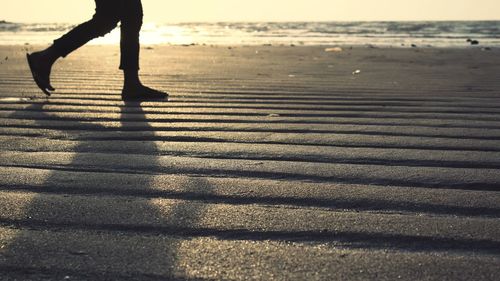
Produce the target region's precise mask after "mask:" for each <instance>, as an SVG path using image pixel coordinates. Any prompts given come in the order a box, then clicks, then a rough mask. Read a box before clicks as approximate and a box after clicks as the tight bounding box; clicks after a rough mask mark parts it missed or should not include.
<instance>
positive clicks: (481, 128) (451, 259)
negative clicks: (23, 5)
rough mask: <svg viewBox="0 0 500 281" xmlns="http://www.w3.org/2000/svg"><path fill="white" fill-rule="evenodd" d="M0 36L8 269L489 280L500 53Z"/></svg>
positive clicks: (3, 235)
mask: <svg viewBox="0 0 500 281" xmlns="http://www.w3.org/2000/svg"><path fill="white" fill-rule="evenodd" d="M33 48H34V49H36V48H37V47H31V46H24V47H19V46H3V47H0V58H1V59H2V61H1V65H0V151H1V152H0V153H1V154H0V274H1V276H2V279H5V280H14V279H33V280H41V279H44V278H45V279H68V280H88V279H93V280H95V279H120V280H138V279H140V280H165V279H168V278H172V279H180V280H184V279H200V280H204V279H207V280H208V279H210V280H211V279H216V280H221V279H234V280H247V279H262V280H267V279H276V280H346V279H349V280H374V279H376V280H395V279H403V280H411V279H415V280H417V279H418V280H494V279H495V278H497V276H498V274H499V273H500V269H499V267H498V264H499V263H500V250H499V249H500V220H499V218H500V209H499V206H500V193H499V191H500V172H499V171H500V107H499V105H500V99H499V98H500V79H498V73H500V50H499V49H495V48H494V49H491V50H484V49H481V47H478V48H464V49H433V48H407V49H404V48H366V47H356V48H353V49H350V48H344V47H343V48H342V50H341V51H339V50H338V49H337V50H336V51H335V52H326V51H325V49H326V48H327V47H287V46H285V47H278V46H247V47H243V46H238V47H222V46H218V47H212V46H190V47H181V46H153V47H148V48H143V49H142V79H143V81H144V82H145V83H146V84H148V85H151V86H154V87H157V88H160V89H163V90H166V91H169V92H170V94H171V98H170V101H169V102H145V103H142V104H136V103H127V104H124V103H123V102H122V101H121V100H120V95H119V93H120V87H121V75H120V72H119V71H118V70H117V65H118V59H119V56H118V49H117V47H110V46H107V47H102V46H89V47H85V48H83V49H81V50H79V51H78V52H76V53H75V54H73V55H71V56H70V57H68V58H67V59H65V60H61V61H60V62H59V63H58V64H57V65H56V67H55V68H54V70H53V85H54V86H55V87H56V88H57V91H56V93H55V94H54V95H53V96H52V97H50V98H49V99H45V98H44V96H43V94H42V93H41V92H39V90H37V88H36V87H35V85H34V83H33V82H32V81H31V77H30V73H29V72H28V69H27V65H26V63H25V61H24V51H23V49H33Z"/></svg>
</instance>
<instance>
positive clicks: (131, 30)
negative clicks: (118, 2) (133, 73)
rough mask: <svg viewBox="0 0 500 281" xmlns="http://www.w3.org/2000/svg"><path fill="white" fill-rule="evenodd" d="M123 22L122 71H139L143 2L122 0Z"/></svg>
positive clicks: (121, 44) (121, 18)
mask: <svg viewBox="0 0 500 281" xmlns="http://www.w3.org/2000/svg"><path fill="white" fill-rule="evenodd" d="M122 1H123V7H122V10H121V11H120V20H121V42H120V48H121V62H120V69H123V70H139V52H140V42H139V33H140V31H141V27H142V18H143V11H142V3H141V0H122Z"/></svg>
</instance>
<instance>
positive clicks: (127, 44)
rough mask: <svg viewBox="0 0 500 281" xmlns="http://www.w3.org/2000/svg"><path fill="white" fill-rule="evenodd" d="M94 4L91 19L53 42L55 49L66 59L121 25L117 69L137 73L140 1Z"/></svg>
mask: <svg viewBox="0 0 500 281" xmlns="http://www.w3.org/2000/svg"><path fill="white" fill-rule="evenodd" d="M95 4H96V9H95V15H94V17H93V18H92V19H91V20H90V21H88V22H85V23H82V24H81V25H79V26H77V27H75V28H74V29H73V30H71V31H70V32H68V33H67V34H66V35H64V36H63V37H61V38H59V39H57V40H55V41H54V47H55V48H56V50H58V51H59V54H60V55H61V56H62V57H65V56H67V55H68V54H69V53H71V52H73V51H74V50H76V49H78V48H80V47H81V46H83V45H85V44H86V43H87V42H89V41H90V40H92V39H94V38H96V37H99V36H104V35H105V34H107V33H109V32H110V31H111V30H113V29H114V28H115V27H116V26H117V24H118V22H120V23H121V42H120V48H121V61H120V69H123V70H138V69H139V49H140V46H139V32H140V30H141V27H142V17H143V12H142V4H141V0H95Z"/></svg>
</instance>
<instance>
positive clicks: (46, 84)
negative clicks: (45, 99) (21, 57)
mask: <svg viewBox="0 0 500 281" xmlns="http://www.w3.org/2000/svg"><path fill="white" fill-rule="evenodd" d="M26 59H27V60H28V65H29V67H30V70H31V75H32V76H33V80H35V83H36V85H37V86H38V88H40V90H42V92H43V93H44V94H46V95H47V96H50V95H51V92H49V91H55V90H56V89H54V87H52V86H51V85H50V81H49V80H48V79H47V78H44V76H47V75H43V72H42V71H41V70H40V67H39V66H38V65H37V64H36V63H35V62H34V61H33V58H32V55H30V54H26Z"/></svg>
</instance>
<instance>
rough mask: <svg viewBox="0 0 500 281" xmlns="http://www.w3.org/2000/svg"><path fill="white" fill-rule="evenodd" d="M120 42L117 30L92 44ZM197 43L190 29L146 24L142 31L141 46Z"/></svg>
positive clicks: (118, 30)
mask: <svg viewBox="0 0 500 281" xmlns="http://www.w3.org/2000/svg"><path fill="white" fill-rule="evenodd" d="M119 42H120V28H116V29H115V30H113V31H112V32H111V33H109V34H107V35H106V36H104V37H100V38H97V39H95V40H93V41H92V42H91V44H95V45H108V44H118V43H119ZM191 43H195V38H194V37H193V35H192V34H191V32H190V30H189V29H188V28H184V27H182V26H173V25H162V26H158V25H157V24H155V23H145V24H144V25H143V27H142V30H141V44H144V45H155V44H172V45H182V44H191Z"/></svg>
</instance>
